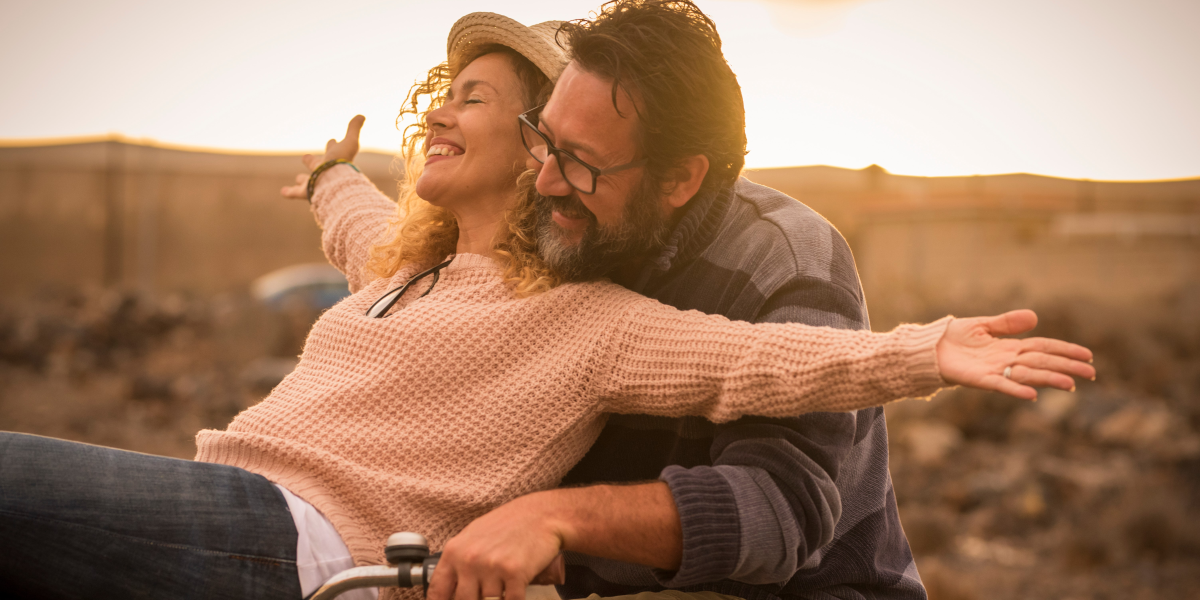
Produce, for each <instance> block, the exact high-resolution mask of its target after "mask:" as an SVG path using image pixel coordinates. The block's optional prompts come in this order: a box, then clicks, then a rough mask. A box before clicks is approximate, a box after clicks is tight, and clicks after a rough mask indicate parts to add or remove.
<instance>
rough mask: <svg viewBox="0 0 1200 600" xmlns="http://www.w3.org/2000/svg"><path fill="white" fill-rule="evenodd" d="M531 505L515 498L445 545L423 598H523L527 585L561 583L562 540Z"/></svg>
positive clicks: (526, 498)
mask: <svg viewBox="0 0 1200 600" xmlns="http://www.w3.org/2000/svg"><path fill="white" fill-rule="evenodd" d="M537 502H538V495H537V494H533V495H530V496H523V497H521V498H517V499H516V500H513V501H512V502H509V503H508V504H505V505H503V506H501V507H499V508H497V509H495V510H493V511H492V512H490V513H488V514H486V515H484V516H482V517H480V518H478V519H476V520H475V521H473V522H472V523H471V524H470V525H467V527H466V528H465V529H463V530H462V531H461V532H460V533H459V534H458V535H456V536H454V537H453V538H451V539H450V541H448V542H446V545H445V547H444V548H442V557H441V559H440V560H439V561H438V566H437V569H436V570H435V571H434V573H433V581H431V582H430V584H429V588H428V600H483V599H488V600H494V599H495V598H503V599H504V600H525V587H526V586H527V585H530V584H535V585H548V584H552V583H563V582H564V581H565V577H566V567H565V564H564V562H563V558H562V548H563V536H562V533H561V532H560V531H558V530H557V528H556V525H555V523H554V522H553V520H552V519H546V518H545V512H544V511H541V510H538V509H537V507H535V506H531V504H537Z"/></svg>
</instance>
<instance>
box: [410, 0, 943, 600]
mask: <svg viewBox="0 0 1200 600" xmlns="http://www.w3.org/2000/svg"><path fill="white" fill-rule="evenodd" d="M559 37H560V40H562V41H564V42H565V43H567V44H569V47H570V52H571V58H572V62H571V64H570V65H569V66H568V67H567V69H566V71H564V73H563V74H562V76H561V78H560V79H559V81H558V83H557V85H556V87H555V90H554V92H553V95H552V96H551V98H550V100H549V102H548V103H547V104H546V105H545V106H544V108H541V109H540V110H538V109H535V110H534V111H531V112H530V113H528V114H527V115H525V123H524V124H523V125H522V127H523V128H524V129H525V130H526V131H525V139H526V140H527V146H528V147H530V150H531V154H532V155H533V158H534V159H536V161H531V164H532V166H534V167H535V168H537V169H538V178H537V182H536V188H537V192H538V193H539V194H540V195H541V196H543V204H542V206H543V207H544V211H543V215H542V224H541V225H542V229H541V232H540V233H541V236H542V237H541V238H540V241H539V244H540V245H541V248H540V251H541V253H542V255H543V258H545V259H546V260H547V261H548V262H550V263H551V264H553V265H555V266H556V267H558V268H559V269H561V270H563V271H564V272H567V273H571V274H572V276H573V277H587V276H601V275H607V276H609V277H612V278H613V280H614V281H616V282H618V283H620V284H622V285H625V286H627V287H629V288H630V289H633V290H635V291H638V292H640V293H643V294H645V295H648V296H650V297H653V298H657V299H658V300H660V301H662V302H664V303H667V304H671V305H673V306H676V307H679V308H682V309H696V310H701V311H704V312H708V313H714V314H721V315H725V316H727V317H729V318H731V319H738V320H745V321H752V322H786V321H799V322H804V323H809V324H812V325H827V326H833V327H843V328H866V327H868V320H867V311H866V304H865V301H864V299H863V295H862V289H861V286H860V284H859V281H858V276H857V272H856V270H855V267H854V261H853V257H852V256H851V253H850V250H849V248H848V247H847V245H846V243H845V241H844V240H843V239H842V237H841V236H840V235H839V234H838V233H837V231H836V230H835V229H834V228H833V227H832V226H831V225H830V224H829V223H828V222H827V221H825V220H824V219H822V218H821V217H820V216H819V215H817V214H816V213H814V212H813V211H811V210H810V209H808V208H807V207H805V206H804V205H802V204H800V203H799V202H797V201H795V200H793V199H791V198H788V197H787V196H785V195H783V194H781V193H779V192H776V191H774V190H771V189H768V188H764V187H762V186H758V185H755V184H753V183H750V182H749V181H747V180H745V179H740V178H739V175H740V171H741V169H742V165H743V157H744V155H745V147H746V138H745V118H744V110H743V106H742V98H741V90H740V87H739V86H738V83H737V79H736V77H735V76H734V74H733V73H732V71H731V70H730V69H729V66H728V65H727V64H726V62H725V60H724V57H723V56H722V54H721V48H720V38H719V36H718V35H717V32H716V29H715V26H714V25H713V23H712V21H711V20H709V19H708V17H707V16H705V15H704V14H703V13H702V12H701V11H700V10H699V9H698V8H697V7H696V6H695V5H693V4H692V3H691V2H688V1H682V2H667V1H663V0H618V1H616V2H610V3H608V4H606V5H605V6H604V7H603V8H602V9H601V12H600V14H599V15H598V16H597V17H596V18H595V19H594V20H591V21H577V22H573V23H568V24H567V25H564V27H563V28H562V30H560V32H559ZM787 109H788V107H780V114H779V115H778V117H779V118H787V113H786V110H787ZM535 129H536V131H534V130H535ZM602 482H608V483H613V484H617V485H601V483H602ZM563 484H564V487H563V488H561V489H558V490H552V491H548V492H541V493H538V494H531V495H529V496H526V497H523V498H519V499H517V500H515V501H513V502H511V503H509V504H506V505H504V506H502V507H500V508H498V509H496V510H495V511H493V512H492V513H489V514H488V515H485V516H483V517H481V518H480V519H478V520H476V521H475V522H474V523H472V524H471V525H469V526H468V527H467V528H466V529H465V530H464V531H463V532H462V533H461V534H460V535H458V536H457V537H455V538H454V539H452V540H451V541H450V542H449V543H448V544H447V545H446V547H445V553H444V556H443V559H442V563H441V564H440V565H439V572H440V573H441V572H443V571H444V573H441V574H442V576H443V577H445V579H443V581H455V582H456V583H455V584H454V585H455V589H454V590H451V589H449V587H439V586H438V584H437V581H435V583H434V586H433V587H432V588H431V589H430V593H429V597H430V599H431V600H449V598H450V597H451V595H453V597H455V598H457V600H478V599H479V598H480V592H479V590H480V589H481V587H483V588H486V589H496V588H495V585H492V584H486V585H485V582H487V581H494V580H496V579H500V580H502V581H504V583H505V585H504V589H505V596H506V598H507V600H521V598H522V596H523V593H524V592H523V584H524V583H526V582H529V581H531V580H532V579H534V576H535V575H536V574H537V573H538V572H539V571H541V570H542V568H543V567H545V566H546V565H547V564H549V563H551V560H552V558H553V557H554V556H555V555H556V554H557V553H558V552H559V551H560V550H565V551H567V554H566V563H567V567H566V573H567V575H566V585H565V586H564V587H562V588H560V592H561V593H562V594H563V596H564V597H567V598H577V597H583V596H586V595H588V594H591V593H597V594H600V595H603V596H615V595H623V594H633V593H638V592H643V591H657V590H662V589H678V590H684V591H688V592H702V591H711V592H718V593H721V594H726V595H731V596H737V597H741V598H746V599H759V598H763V599H769V598H789V599H790V598H831V597H832V598H883V597H887V598H924V597H925V591H924V589H923V588H922V586H921V583H920V579H919V577H918V575H917V571H916V567H915V565H914V563H913V559H912V554H911V552H910V551H909V547H908V542H907V540H906V539H905V537H904V533H903V531H902V530H901V528H900V521H899V517H898V514H897V512H896V502H895V497H894V495H893V492H892V485H891V479H890V476H889V474H888V470H887V432H886V428H885V424H884V419H883V412H882V409H878V408H876V409H870V410H864V411H859V412H858V413H839V414H830V413H818V414H810V415H806V416H803V417H799V418H794V419H763V418H745V419H741V420H738V421H735V422H733V423H728V424H724V425H714V424H712V423H710V422H707V421H704V420H703V419H698V418H687V419H666V418H656V417H647V416H633V415H620V416H613V417H611V418H610V420H609V422H608V425H607V426H606V429H605V430H604V432H603V434H602V435H601V437H600V439H599V440H598V441H597V442H596V444H595V445H594V446H593V448H592V450H591V451H590V453H589V454H588V455H587V456H586V457H585V458H584V459H583V460H582V461H581V462H580V463H579V464H578V465H577V466H576V467H575V468H574V470H573V471H572V472H571V473H570V474H569V475H568V476H567V477H566V479H565V480H564V482H563ZM448 575H453V576H454V577H448ZM484 600H496V598H495V597H488V598H485V599H484Z"/></svg>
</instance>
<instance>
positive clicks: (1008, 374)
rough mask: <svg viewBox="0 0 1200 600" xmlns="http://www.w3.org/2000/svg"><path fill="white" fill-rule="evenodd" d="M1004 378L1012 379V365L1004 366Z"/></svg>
mask: <svg viewBox="0 0 1200 600" xmlns="http://www.w3.org/2000/svg"><path fill="white" fill-rule="evenodd" d="M1004 378H1005V379H1012V365H1009V366H1007V367H1004Z"/></svg>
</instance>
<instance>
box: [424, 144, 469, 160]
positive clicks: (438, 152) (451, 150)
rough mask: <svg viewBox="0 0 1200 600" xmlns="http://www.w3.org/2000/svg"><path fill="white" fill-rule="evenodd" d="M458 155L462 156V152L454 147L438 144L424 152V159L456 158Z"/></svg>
mask: <svg viewBox="0 0 1200 600" xmlns="http://www.w3.org/2000/svg"><path fill="white" fill-rule="evenodd" d="M459 154H462V150H459V149H458V148H455V147H454V146H447V145H445V144H438V145H436V146H433V147H431V148H429V150H428V151H426V152H425V157H426V158H429V157H430V156H458V155H459Z"/></svg>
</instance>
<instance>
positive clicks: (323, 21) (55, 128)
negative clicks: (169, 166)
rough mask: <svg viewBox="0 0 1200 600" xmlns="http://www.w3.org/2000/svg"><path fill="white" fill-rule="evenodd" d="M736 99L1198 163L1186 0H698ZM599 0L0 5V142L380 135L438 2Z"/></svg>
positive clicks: (1173, 166)
mask: <svg viewBox="0 0 1200 600" xmlns="http://www.w3.org/2000/svg"><path fill="white" fill-rule="evenodd" d="M698 4H699V5H700V6H701V8H703V9H704V10H705V11H706V12H707V13H708V14H709V15H710V16H711V17H712V18H713V19H714V20H715V21H716V23H717V27H718V29H719V31H720V33H721V35H722V38H723V39H724V43H725V53H726V57H727V58H728V60H729V63H730V64H731V65H732V67H733V70H734V71H735V72H736V73H737V74H738V77H739V81H740V82H741V85H742V88H743V93H744V95H745V99H746V112H747V132H748V136H749V139H750V148H749V149H750V154H749V156H748V157H747V165H748V166H750V167H768V166H783V165H811V164H826V165H835V166H840V167H849V168H861V167H864V166H867V165H869V164H872V163H875V164H879V165H881V166H883V167H884V168H886V169H888V170H889V171H891V172H894V173H902V174H911V175H962V174H990V173H1008V172H1032V173H1039V174H1045V175H1054V176H1061V177H1081V178H1092V179H1163V178H1180V177H1195V176H1200V35H1198V34H1197V31H1200V2H1197V1H1196V0H1140V1H1138V2H1132V1H1127V0H1119V1H1118V0H1005V1H1004V2H995V1H993V2H982V1H978V0H698ZM598 5H599V0H587V1H580V0H546V1H541V0H539V1H520V2H503V1H502V0H486V1H484V0H455V1H453V2H411V1H408V0H388V1H386V2H376V1H360V2H356V3H330V2H316V1H310V0H292V1H288V2H283V1H270V2H269V1H259V0H238V1H230V0H210V1H208V2H204V3H183V2H162V1H158V2H151V1H148V0H145V1H144V0H109V1H106V2H82V1H74V2H62V1H55V0H46V1H40V2H27V3H12V2H10V3H6V5H5V8H4V19H3V21H0V77H2V79H0V81H3V94H2V95H0V142H3V141H13V140H22V141H25V140H28V139H29V138H58V137H76V136H92V135H104V134H108V133H119V134H122V135H125V136H128V137H130V138H134V139H140V138H148V139H153V140H156V141H158V142H161V143H165V144H178V145H188V146H201V147H209V148H220V149H237V150H254V151H280V150H286V151H293V150H310V149H315V148H317V147H320V146H321V145H322V144H323V142H324V140H325V139H327V138H329V137H331V136H335V135H336V136H338V137H340V136H341V133H342V132H343V131H344V130H345V123H346V121H347V120H348V119H349V118H350V117H351V116H353V115H354V114H356V113H362V114H364V115H366V116H367V125H366V128H365V129H364V131H363V143H364V146H366V147H368V148H372V149H378V150H381V151H386V152H391V151H394V150H395V149H396V148H398V147H399V145H400V134H399V132H398V131H397V130H396V127H395V117H396V113H397V108H398V106H399V104H400V102H401V101H402V100H403V99H404V96H405V93H406V92H407V90H408V88H409V86H410V85H411V84H412V82H413V80H414V79H416V78H417V77H418V76H420V75H422V74H423V73H424V71H425V70H426V69H428V68H429V67H430V66H432V65H434V64H436V63H438V62H440V61H441V60H444V58H445V44H446V35H447V33H448V32H449V29H450V26H451V25H452V24H453V23H454V21H455V20H456V19H457V18H458V17H460V16H462V15H463V14H466V13H468V12H472V11H495V12H501V13H504V14H506V15H508V16H511V17H513V18H515V19H517V20H519V21H521V22H523V23H526V24H533V23H536V22H539V21H544V20H549V19H567V18H576V17H582V16H586V15H587V13H588V11H590V10H594V9H596V8H597V7H598Z"/></svg>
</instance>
